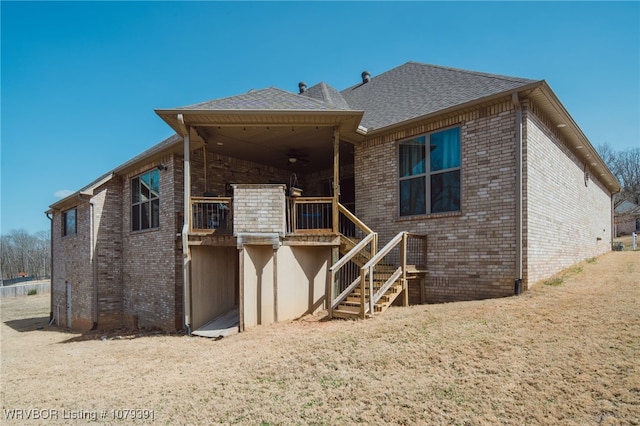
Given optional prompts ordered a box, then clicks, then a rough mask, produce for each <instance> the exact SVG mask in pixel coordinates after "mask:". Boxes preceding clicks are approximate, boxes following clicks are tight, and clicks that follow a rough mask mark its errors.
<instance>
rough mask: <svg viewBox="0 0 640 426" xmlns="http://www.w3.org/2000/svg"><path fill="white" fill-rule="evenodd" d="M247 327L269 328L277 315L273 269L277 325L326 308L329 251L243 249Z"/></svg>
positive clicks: (254, 247) (320, 248)
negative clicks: (275, 284) (260, 325)
mask: <svg viewBox="0 0 640 426" xmlns="http://www.w3.org/2000/svg"><path fill="white" fill-rule="evenodd" d="M240 253H241V255H242V256H243V266H244V270H243V271H241V273H242V274H243V287H244V295H243V300H244V325H245V327H252V326H255V325H259V324H270V323H273V322H274V321H275V314H274V293H275V291H276V290H275V288H274V268H275V270H276V274H277V275H276V277H277V278H276V279H277V295H278V298H277V306H278V313H277V317H278V318H277V319H278V321H286V320H291V319H295V318H298V317H300V316H302V315H304V314H307V313H312V312H315V311H316V310H317V309H319V308H322V307H323V305H324V294H325V288H326V285H327V279H328V269H329V267H330V266H331V248H330V247H296V246H281V247H280V248H278V249H277V250H276V251H275V252H274V249H273V248H272V247H271V246H250V245H246V246H244V249H243V250H241V252H240Z"/></svg>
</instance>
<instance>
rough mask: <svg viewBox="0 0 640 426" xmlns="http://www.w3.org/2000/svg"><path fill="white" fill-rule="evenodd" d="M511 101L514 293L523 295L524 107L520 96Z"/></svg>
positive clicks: (513, 96)
mask: <svg viewBox="0 0 640 426" xmlns="http://www.w3.org/2000/svg"><path fill="white" fill-rule="evenodd" d="M511 100H512V102H513V105H514V107H515V109H516V278H515V282H514V293H515V294H516V295H518V294H520V293H522V276H523V264H522V240H523V235H522V234H523V232H522V214H523V211H522V192H523V191H522V105H521V104H520V99H519V98H518V94H517V93H514V94H513V95H511Z"/></svg>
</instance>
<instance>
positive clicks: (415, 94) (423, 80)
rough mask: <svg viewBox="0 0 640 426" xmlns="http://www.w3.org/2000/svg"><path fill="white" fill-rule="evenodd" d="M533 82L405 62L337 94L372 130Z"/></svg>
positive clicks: (532, 81) (364, 124)
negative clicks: (361, 112)
mask: <svg viewBox="0 0 640 426" xmlns="http://www.w3.org/2000/svg"><path fill="white" fill-rule="evenodd" d="M535 82H536V80H529V79H524V78H516V77H508V76H503V75H495V74H486V73H479V72H473V71H466V70H461V69H456V68H447V67H441V66H435V65H427V64H420V63H417V62H407V63H406V64H404V65H401V66H399V67H397V68H393V69H391V70H389V71H387V72H385V73H383V74H380V75H378V76H376V77H373V78H371V80H370V81H369V82H367V83H361V84H357V85H355V86H352V87H349V88H347V89H345V90H343V91H341V92H340V93H341V95H342V97H343V98H344V99H345V100H346V102H347V103H348V105H349V106H350V107H351V108H352V109H355V110H361V111H365V113H364V117H363V119H362V123H361V124H362V125H363V126H364V127H366V128H368V129H370V130H371V129H380V128H382V127H386V126H390V125H393V124H396V123H400V122H403V121H406V120H410V119H412V118H416V117H420V116H423V115H427V114H431V113H434V112H438V111H442V110H445V109H447V108H451V107H455V106H457V105H461V104H464V103H467V102H471V101H474V100H477V99H481V98H485V97H487V96H491V95H496V94H499V93H502V92H506V91H509V90H512V89H516V88H518V87H522V86H526V85H528V84H531V83H535Z"/></svg>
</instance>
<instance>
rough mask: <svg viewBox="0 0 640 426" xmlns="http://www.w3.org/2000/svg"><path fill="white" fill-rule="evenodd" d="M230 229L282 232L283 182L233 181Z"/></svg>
mask: <svg viewBox="0 0 640 426" xmlns="http://www.w3.org/2000/svg"><path fill="white" fill-rule="evenodd" d="M233 188H234V190H233V194H234V195H233V230H234V234H236V235H237V234H241V233H254V232H257V233H276V234H279V235H281V236H284V233H285V193H284V191H285V186H284V185H259V184H256V185H233Z"/></svg>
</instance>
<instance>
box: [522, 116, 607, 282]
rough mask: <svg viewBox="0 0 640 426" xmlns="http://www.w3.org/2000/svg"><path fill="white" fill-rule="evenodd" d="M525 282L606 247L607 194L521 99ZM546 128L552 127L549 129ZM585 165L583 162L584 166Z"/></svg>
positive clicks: (536, 278)
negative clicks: (523, 156) (523, 129)
mask: <svg viewBox="0 0 640 426" xmlns="http://www.w3.org/2000/svg"><path fill="white" fill-rule="evenodd" d="M523 116H524V120H525V123H526V129H525V136H526V140H527V144H526V147H525V154H526V157H525V160H526V163H525V164H526V167H525V174H524V177H525V182H526V188H527V189H526V191H525V204H524V206H525V207H524V208H525V211H526V215H525V229H526V232H525V244H526V251H525V253H526V257H525V261H526V264H525V265H526V266H525V271H526V272H525V278H526V280H525V283H526V284H528V285H529V286H531V285H533V284H534V283H535V282H536V281H538V280H541V279H544V278H547V277H549V276H551V275H553V274H554V273H556V272H558V271H560V270H562V269H564V268H566V267H568V266H571V265H573V264H575V263H577V262H580V261H581V260H584V259H587V258H590V257H594V256H597V255H599V254H602V253H604V252H606V251H608V250H610V247H611V245H610V243H611V232H612V230H611V195H610V194H609V192H608V191H607V190H606V189H605V188H604V186H603V185H602V184H601V183H600V182H599V181H598V180H597V176H594V175H591V174H590V176H589V180H588V181H587V183H586V184H585V164H584V163H583V162H582V161H580V160H578V159H577V158H576V156H575V155H574V154H573V153H571V152H570V151H569V150H568V149H567V147H566V146H565V145H564V144H562V142H561V139H560V137H559V135H558V134H557V132H556V131H555V128H554V127H553V126H550V125H549V124H548V123H547V121H546V119H545V117H544V116H542V114H541V113H540V112H538V111H537V109H536V108H535V105H532V104H530V103H525V108H524V114H523ZM550 129H554V130H553V131H552V130H550ZM586 169H587V170H588V165H587V166H586Z"/></svg>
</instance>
